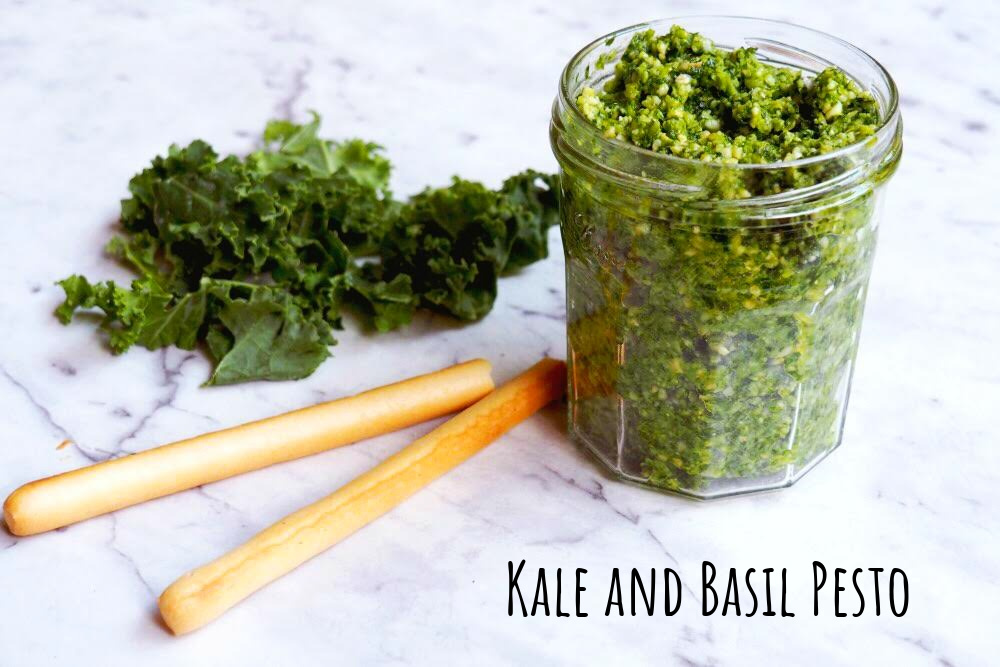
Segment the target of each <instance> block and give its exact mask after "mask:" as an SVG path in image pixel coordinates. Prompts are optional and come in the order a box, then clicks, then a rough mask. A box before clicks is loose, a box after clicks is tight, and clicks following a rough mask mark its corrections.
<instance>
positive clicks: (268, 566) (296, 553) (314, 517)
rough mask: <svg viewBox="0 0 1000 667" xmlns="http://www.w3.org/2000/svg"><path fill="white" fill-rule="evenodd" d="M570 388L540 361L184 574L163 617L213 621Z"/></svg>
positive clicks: (186, 623)
mask: <svg viewBox="0 0 1000 667" xmlns="http://www.w3.org/2000/svg"><path fill="white" fill-rule="evenodd" d="M565 385H566V364H564V363H563V362H561V361H554V360H551V359H545V360H543V361H541V362H539V363H538V364H536V365H535V366H533V367H532V368H531V369H529V370H528V371H527V372H525V373H524V374H522V375H520V376H518V377H517V378H515V379H514V380H512V381H511V382H509V383H507V384H505V385H503V386H502V387H500V388H499V389H497V390H496V391H494V392H493V393H491V394H490V395H488V396H487V397H486V398H484V399H482V400H481V401H479V402H478V403H476V404H475V405H473V406H471V407H469V408H466V409H465V410H464V411H463V412H461V413H460V414H458V415H456V416H455V417H453V418H452V419H450V420H449V421H447V422H445V423H444V424H442V425H441V426H439V427H437V428H436V429H434V430H433V431H431V432H430V433H428V434H427V435H425V436H424V437H422V438H420V439H419V440H416V441H415V442H413V443H412V444H411V445H409V446H408V447H406V448H405V449H403V450H401V451H400V452H399V453H397V454H395V455H393V456H391V457H389V458H388V459H386V460H385V461H383V462H382V463H380V464H379V465H377V466H376V467H375V468H373V469H372V470H370V471H368V472H367V473H365V474H363V475H361V476H360V477H358V478H357V479H355V480H354V481H352V482H349V483H348V484H346V485H345V486H343V487H341V488H340V489H339V490H337V491H336V492H334V493H333V494H331V495H329V496H327V497H326V498H323V499H322V500H320V501H318V502H316V503H313V504H312V505H309V506H308V507H305V508H303V509H301V510H299V511H297V512H295V513H294V514H291V515H289V516H287V517H285V518H284V519H282V520H281V521H279V522H278V523H276V524H274V525H273V526H271V527H270V528H267V529H265V530H264V531H263V532H261V533H259V534H257V535H256V536H255V537H253V538H252V539H251V540H250V541H249V542H247V543H245V544H244V545H242V546H240V547H238V548H236V549H235V550H233V551H231V552H229V553H228V554H226V555H224V556H222V557H221V558H219V559H217V560H215V561H213V562H211V563H209V564H207V565H205V566H203V567H200V568H198V569H196V570H193V571H192V572H189V573H188V574H185V575H184V576H183V577H181V578H180V579H178V580H177V581H175V582H174V583H173V584H171V585H170V586H169V587H168V588H167V589H166V590H165V591H163V594H162V595H160V614H161V615H162V616H163V620H164V621H165V622H166V624H167V626H168V627H169V628H170V629H171V630H172V631H173V632H174V634H178V635H180V634H184V633H186V632H191V631H192V630H196V629H198V628H200V627H201V626H203V625H205V624H206V623H208V622H210V621H212V620H214V619H215V618H217V617H219V616H220V615H221V614H223V613H224V612H225V611H226V610H227V609H229V608H230V607H232V606H233V605H235V604H236V603H237V602H239V601H241V600H243V599H244V598H246V597H248V596H249V595H251V594H252V593H254V592H255V591H257V590H258V589H260V588H262V587H264V586H265V585H267V584H269V583H270V582H272V581H274V580H275V579H277V578H278V577H281V576H282V575H284V574H287V573H288V572H290V571H292V570H293V569H295V568H296V567H298V566H299V565H301V564H302V563H304V562H305V561H307V560H309V559H310V558H312V557H313V556H316V555H317V554H319V553H321V552H322V551H324V550H325V549H328V548H330V547H332V546H333V545H334V544H336V543H337V542H340V541H341V540H343V539H344V538H345V537H347V536H348V535H350V534H351V533H353V532H355V531H356V530H358V529H359V528H361V527H362V526H364V525H366V524H368V523H370V522H371V521H373V520H375V519H377V518H378V517H380V516H381V515H383V514H385V513H386V512H388V511H389V510H390V509H392V508H393V507H395V506H396V505H399V504H400V503H401V502H403V501H404V500H405V499H406V498H408V497H409V496H411V495H412V494H413V493H415V492H416V491H418V490H419V489H420V488H421V487H423V486H426V485H427V484H429V483H430V482H431V481H433V480H434V479H436V478H437V477H439V476H441V475H442V474H444V473H445V472H447V471H448V470H450V469H451V468H454V467H455V466H457V465H458V464H459V463H461V462H462V461H465V460H466V459H468V458H469V457H470V456H472V455H473V454H475V453H476V452H478V451H479V450H481V449H483V448H484V447H485V446H486V445H488V444H489V443H490V442H492V441H493V440H495V439H497V438H498V437H500V436H501V435H502V434H504V433H505V432H507V431H508V430H509V429H510V428H512V427H513V426H514V425H516V424H517V423H518V422H521V421H523V420H524V419H526V418H528V417H529V416H530V415H532V414H533V413H534V412H536V411H537V410H538V409H540V408H541V407H543V406H544V405H546V404H547V403H549V402H551V401H553V400H555V399H557V398H559V397H560V396H562V394H563V391H564V390H565Z"/></svg>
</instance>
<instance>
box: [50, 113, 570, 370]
mask: <svg viewBox="0 0 1000 667" xmlns="http://www.w3.org/2000/svg"><path fill="white" fill-rule="evenodd" d="M319 124H320V119H319V116H317V115H315V114H314V115H313V119H312V121H311V122H309V123H307V124H304V125H297V124H295V123H291V122H289V121H284V120H279V121H271V122H270V123H268V125H267V127H266V129H265V130H264V137H263V138H264V147H263V148H262V149H260V150H258V151H255V152H253V153H251V154H250V155H248V156H247V157H246V158H244V159H240V158H238V157H235V156H228V157H225V158H220V156H219V155H218V154H217V153H216V152H215V151H214V150H212V147H211V146H209V145H208V144H206V143H205V142H203V141H194V142H192V143H191V144H189V145H188V146H187V147H185V148H179V147H177V146H171V147H170V149H169V151H168V152H167V155H166V156H165V157H163V156H161V157H157V158H155V159H154V160H153V162H152V164H151V166H150V167H148V168H147V169H145V170H143V171H142V172H140V173H139V174H137V175H136V176H134V177H133V178H132V180H131V181H130V182H129V192H130V193H131V195H132V196H131V197H130V198H129V199H125V200H123V201H122V211H121V228H122V232H123V233H122V235H120V236H116V237H114V238H113V239H112V240H111V241H110V242H109V244H108V251H109V252H110V253H111V254H112V255H113V256H115V257H117V258H119V259H120V260H121V261H123V262H125V263H126V264H128V265H129V266H131V268H133V269H134V270H135V271H136V273H137V274H138V275H139V277H138V278H137V279H136V280H134V281H133V282H132V285H131V287H130V288H125V287H121V286H119V285H116V284H115V283H113V282H110V281H108V282H102V283H91V282H89V281H88V280H87V279H86V278H84V277H82V276H70V277H69V278H66V279H65V280H62V281H61V282H60V283H59V284H60V285H61V286H62V287H63V289H64V291H65V292H66V299H65V301H64V302H63V304H62V305H60V306H59V308H58V309H57V310H56V314H57V316H58V317H59V319H60V320H61V321H62V322H63V323H68V322H69V321H70V319H71V318H72V316H73V313H74V312H75V311H76V310H77V309H91V308H97V309H100V310H101V311H103V312H104V318H103V320H102V323H101V328H102V329H103V330H105V331H106V332H108V336H109V344H110V347H111V350H112V351H113V352H114V353H116V354H118V353H121V352H124V351H125V350H127V349H128V348H130V347H131V346H132V345H135V344H139V345H142V346H144V347H147V348H149V349H155V348H160V347H166V346H169V345H174V346H177V347H181V348H184V349H192V348H194V347H195V346H196V345H197V344H198V343H199V342H201V341H203V342H204V343H205V345H206V347H207V349H208V352H209V354H210V355H211V356H212V358H213V359H214V360H215V363H216V366H215V369H214V372H213V373H212V376H211V378H210V379H209V384H228V383H234V382H244V381H248V380H259V379H266V380H285V379H295V378H301V377H305V376H307V375H309V374H310V373H312V372H313V371H314V370H315V369H316V367H317V366H318V365H319V364H320V363H322V362H323V360H324V359H326V358H327V357H328V356H329V354H330V353H329V350H328V346H329V345H331V344H334V343H335V340H334V338H333V331H334V330H335V329H339V328H341V320H340V316H341V312H342V310H343V308H344V307H345V305H350V306H353V307H354V309H355V310H356V311H358V312H359V313H361V314H362V315H363V316H364V317H366V318H367V320H368V322H369V323H370V325H371V326H372V327H373V328H374V329H376V330H377V331H390V330H392V329H395V328H398V327H400V326H403V325H405V324H407V323H409V322H410V321H411V319H412V317H413V313H414V312H415V310H416V309H417V308H432V309H435V310H439V311H441V312H445V313H448V314H451V315H453V316H455V317H457V318H459V319H462V320H476V319H479V318H481V317H483V316H484V315H486V313H488V312H489V311H490V308H491V307H492V306H493V301H494V299H495V298H496V291H497V279H498V277H499V276H501V275H504V274H505V273H510V272H512V271H515V270H517V269H519V268H522V267H524V266H526V265H528V264H530V263H532V262H535V261H537V260H539V259H542V258H544V257H546V256H547V254H548V248H547V244H546V231H547V230H548V228H549V227H550V226H551V225H552V224H554V223H555V222H557V219H558V200H557V192H556V190H555V188H554V187H553V186H554V180H553V177H552V176H549V175H545V174H539V173H537V172H534V171H530V170H529V171H525V172H523V173H521V174H518V175H516V176H513V177H511V178H509V179H508V180H507V181H505V182H504V184H503V185H502V187H501V188H500V189H499V190H490V189H488V188H486V187H485V186H483V185H482V184H480V183H474V182H471V181H465V180H461V179H458V178H455V179H454V181H453V183H452V184H451V185H450V186H448V187H445V188H436V189H433V188H428V189H427V190H424V191H423V192H421V193H420V194H418V195H417V196H415V197H413V198H412V199H410V200H409V201H407V202H401V201H397V200H395V199H393V197H392V194H391V192H390V190H389V176H390V169H391V167H390V163H389V161H388V160H387V159H386V158H385V157H383V156H382V155H381V153H380V150H381V149H380V147H379V146H378V145H376V144H372V143H368V142H365V141H361V140H357V139H355V140H349V141H344V142H335V141H329V140H324V139H321V138H320V137H319V136H318V131H319Z"/></svg>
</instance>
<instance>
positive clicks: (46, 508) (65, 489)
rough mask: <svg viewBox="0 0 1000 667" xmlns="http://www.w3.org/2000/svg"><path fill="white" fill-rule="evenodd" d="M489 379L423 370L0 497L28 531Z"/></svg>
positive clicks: (210, 478) (398, 418) (466, 396)
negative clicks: (380, 385)
mask: <svg viewBox="0 0 1000 667" xmlns="http://www.w3.org/2000/svg"><path fill="white" fill-rule="evenodd" d="M492 389H493V380H492V379H491V378H490V364H489V362H488V361H486V360H484V359H476V360H473V361H467V362H465V363H462V364H458V365H456V366H452V367H450V368H446V369H443V370H440V371H437V372H434V373H429V374H427V375H420V376H417V377H415V378H411V379H409V380H403V381H402V382H397V383H395V384H390V385H386V386H384V387H378V388H377V389H371V390H369V391H366V392H363V393H360V394H357V395H355V396H350V397H347V398H341V399H338V400H335V401H330V402H328V403H321V404H320V405H315V406H312V407H308V408H303V409H301V410H296V411H294V412H289V413H286V414H283V415H278V416H275V417H270V418H268V419H262V420H260V421H255V422H251V423H249V424H244V425H242V426H236V427H234V428H228V429H225V430H222V431H216V432H214V433H207V434H205V435H200V436H198V437H196V438H190V439H188V440H181V441H179V442H175V443H173V444H170V445H164V446H162V447H157V448H155V449H150V450H148V451H145V452H141V453H138V454H132V455H131V456H126V457H123V458H119V459H114V460H111V461H105V462H102V463H98V464H95V465H91V466H87V467H85V468H80V469H78V470H72V471H69V472H65V473H62V474H60V475H55V476H53V477H47V478H45V479H40V480H37V481H34V482H30V483H28V484H25V485H24V486H22V487H21V488H19V489H17V490H16V491H14V492H13V493H12V494H11V495H10V497H8V498H7V501H6V502H5V503H4V508H3V510H4V519H5V520H6V522H7V527H8V528H9V529H10V532H12V533H14V534H15V535H33V534H35V533H41V532H44V531H46V530H52V529H53V528H59V527H60V526H65V525H68V524H71V523H75V522H77V521H82V520H84V519H89V518H91V517H94V516H97V515H99V514H104V513H106V512H112V511H114V510H117V509H121V508H123V507H128V506H129V505H134V504H136V503H141V502H143V501H146V500H150V499H152V498H159V497H161V496H166V495H169V494H171V493H176V492H178V491H183V490H184V489H190V488H193V487H196V486H200V485H202V484H208V483H209V482H215V481H217V480H220V479H225V478H227V477H232V476H233V475H239V474H241V473H245V472H248V471H250V470H257V469H258V468H263V467H265V466H269V465H272V464H274V463H280V462H282V461H290V460H292V459H297V458H300V457H303V456H308V455H310V454H316V453H317V452H321V451H324V450H327V449H332V448H334V447H339V446H341V445H346V444H349V443H352V442H357V441H358V440H364V439H365V438H370V437H373V436H376V435H380V434H383V433H388V432H390V431H395V430H397V429H401V428H404V427H407V426H411V425H413V424H418V423H420V422H423V421H427V420H428V419H433V418H435V417H440V416H442V415H446V414H449V413H452V412H455V411H457V410H461V409H462V408H464V407H466V406H468V405H471V404H472V403H474V402H475V401H477V400H479V399H480V398H482V397H483V396H485V395H486V394H488V393H489V392H490V391H491V390H492Z"/></svg>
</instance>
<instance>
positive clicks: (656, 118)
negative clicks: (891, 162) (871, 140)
mask: <svg viewBox="0 0 1000 667" xmlns="http://www.w3.org/2000/svg"><path fill="white" fill-rule="evenodd" d="M616 55H617V54H615V53H613V52H612V53H608V54H604V55H603V56H601V58H600V59H599V61H598V66H602V65H604V64H605V63H607V62H609V61H610V60H612V59H613V58H614V57H615V56H616ZM576 103H577V106H578V107H579V109H580V111H581V112H582V113H583V115H584V116H586V117H587V119H589V120H590V121H591V122H592V123H593V124H594V125H595V126H596V127H597V128H598V129H599V130H602V131H603V133H604V136H605V137H606V138H608V139H618V140H619V141H627V142H630V143H633V144H635V145H636V146H640V147H642V148H646V149H649V150H651V151H655V152H658V153H664V154H668V155H673V156H676V157H681V158H689V159H695V160H704V161H706V162H721V163H726V164H736V163H744V164H754V163H755V164H760V163H772V162H782V161H789V160H796V159H799V158H804V157H812V156H815V155H822V154H824V153H829V152H830V151H833V150H837V149H839V148H844V147H846V146H849V145H851V144H854V143H858V142H860V141H862V140H864V139H865V138H867V137H870V136H871V135H873V134H874V133H875V132H876V130H878V127H879V120H880V119H879V109H878V104H877V102H876V101H875V99H874V98H873V97H872V95H871V94H870V93H868V92H866V91H863V90H861V89H860V88H859V87H858V85H857V84H856V83H855V82H854V81H852V80H851V79H850V78H849V77H848V76H847V75H846V74H845V73H844V72H842V71H841V70H839V69H837V68H832V67H831V68H827V69H825V70H823V71H822V72H820V73H819V74H818V75H816V76H815V77H811V78H806V77H804V76H803V74H802V72H800V71H798V70H794V69H790V68H787V67H776V66H773V65H768V64H766V63H763V62H761V61H760V60H759V59H758V58H757V55H756V49H753V48H738V49H734V50H732V51H724V50H722V49H719V48H716V47H715V46H713V44H712V42H711V41H710V40H708V39H706V38H705V37H703V36H702V35H700V34H698V33H692V32H688V31H686V30H684V29H683V28H681V27H680V26H676V25H675V26H673V27H671V29H670V32H669V33H667V34H665V35H656V33H655V32H654V31H653V30H646V31H645V32H641V33H638V34H636V35H635V36H634V37H632V40H631V41H630V42H629V44H628V46H627V47H626V48H625V51H624V53H622V55H621V58H620V59H619V61H618V62H617V64H616V65H615V72H614V76H613V77H612V78H611V79H610V80H609V81H608V82H607V84H606V85H605V86H604V89H603V90H602V91H600V92H599V91H596V90H594V89H593V88H589V87H587V88H584V89H583V91H582V92H581V93H580V95H579V97H578V98H577V101H576Z"/></svg>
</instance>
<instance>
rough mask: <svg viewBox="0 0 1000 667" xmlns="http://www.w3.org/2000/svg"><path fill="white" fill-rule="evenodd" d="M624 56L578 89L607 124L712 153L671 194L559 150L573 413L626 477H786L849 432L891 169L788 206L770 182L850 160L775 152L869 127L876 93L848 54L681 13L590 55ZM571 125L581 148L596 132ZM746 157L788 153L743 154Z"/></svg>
mask: <svg viewBox="0 0 1000 667" xmlns="http://www.w3.org/2000/svg"><path fill="white" fill-rule="evenodd" d="M612 62H613V63H614V64H613V67H614V73H613V75H612V76H611V77H610V78H608V79H607V81H606V83H605V84H604V85H603V87H599V86H594V87H583V88H582V89H581V90H580V91H579V95H578V96H577V97H576V99H575V102H576V106H577V109H578V110H579V112H580V113H581V114H582V116H583V117H584V118H585V119H586V121H589V123H591V124H592V125H593V126H594V127H595V128H596V129H597V130H598V131H599V133H600V137H601V138H600V140H599V141H607V140H610V141H612V142H615V141H617V142H624V143H628V144H634V145H635V146H638V147H640V148H642V149H646V150H648V151H653V152H655V153H660V154H665V155H668V156H674V157H676V158H684V159H685V160H688V161H690V160H693V161H698V162H696V163H693V166H692V163H687V164H686V166H685V165H683V164H682V165H681V168H679V169H678V171H677V176H678V178H677V183H679V184H680V185H682V186H690V190H691V193H690V194H686V195H682V196H677V197H675V198H674V199H673V200H671V199H669V198H663V197H661V196H659V195H652V194H651V195H649V196H645V195H644V194H643V190H642V188H637V189H635V190H632V189H630V188H629V187H623V186H622V184H621V182H614V181H612V180H607V177H604V176H598V175H595V174H596V170H589V169H583V168H581V167H580V166H579V164H576V163H574V161H573V160H568V159H564V158H563V157H562V156H560V150H559V148H558V147H557V149H556V153H557V156H560V164H561V166H562V168H563V178H562V190H563V201H562V206H563V209H562V231H563V243H564V248H565V253H566V259H567V268H566V270H567V300H568V309H567V310H568V338H569V362H570V376H571V377H570V383H571V387H570V391H571V393H570V398H571V414H570V426H571V431H572V432H573V434H574V436H575V437H577V438H578V439H580V440H582V441H583V442H584V443H585V444H586V445H587V446H588V447H589V448H590V449H591V450H593V451H594V452H595V453H596V454H597V455H598V456H599V457H600V458H601V459H602V460H604V461H605V462H606V463H607V464H608V465H610V466H611V467H612V468H613V469H615V470H616V471H617V472H619V473H620V474H622V475H623V476H625V477H627V478H629V479H632V480H635V481H639V482H642V483H646V484H650V485H653V486H656V487H660V488H664V489H668V490H674V491H681V492H686V493H690V494H692V495H696V496H710V495H725V494H726V493H730V492H735V491H739V490H746V489H753V488H769V487H770V486H780V485H783V484H784V483H788V482H789V480H790V479H793V478H794V477H795V476H796V475H797V474H798V473H799V472H800V471H802V470H804V469H806V468H808V467H809V465H810V464H811V463H812V462H814V461H815V460H818V459H819V458H821V456H822V455H824V454H825V453H827V452H829V451H830V450H832V449H833V448H834V447H835V446H836V445H837V444H838V443H839V439H840V434H841V427H842V421H843V415H844V410H845V408H846V401H847V393H848V388H849V382H850V377H851V370H852V366H853V360H854V356H855V352H856V349H857V342H858V335H859V330H860V324H861V317H862V311H863V307H864V300H865V291H866V288H867V282H868V275H869V272H870V268H871V260H872V256H873V252H874V248H875V240H876V227H875V224H874V222H873V209H874V206H875V201H876V198H875V197H874V186H875V185H876V184H877V182H880V179H881V180H884V178H885V177H887V175H888V173H890V172H891V169H890V170H889V171H887V172H885V173H883V174H880V175H878V176H877V177H869V178H867V179H866V180H864V181H863V182H861V183H857V184H855V185H854V186H853V187H851V188H841V189H833V190H831V189H829V188H827V189H825V190H823V192H822V193H821V194H819V195H817V196H816V197H812V198H808V197H806V198H805V199H802V200H798V201H796V202H795V203H793V204H788V203H784V204H781V205H780V206H779V205H778V204H768V203H767V199H768V197H769V196H770V197H771V198H773V197H774V196H777V195H781V194H782V193H787V192H789V191H792V190H799V189H803V188H806V189H808V188H809V186H817V187H819V186H822V185H823V184H824V183H826V182H828V181H833V180H835V179H837V178H838V177H841V176H843V175H844V174H845V173H847V172H848V171H849V170H850V169H851V168H852V166H853V165H852V164H851V163H850V162H849V161H847V160H839V159H836V158H834V159H831V160H819V161H816V162H815V163H811V164H805V165H796V166H789V167H788V168H783V167H781V165H780V164H778V163H781V162H788V161H792V160H798V159H800V158H809V157H813V156H822V155H825V154H827V153H830V152H832V151H836V150H837V149H841V148H844V147H847V146H851V145H854V144H857V143H858V142H864V141H866V140H867V139H869V138H870V137H872V136H873V135H874V134H875V133H876V132H877V130H878V129H879V127H880V123H881V118H880V112H879V106H878V104H877V102H876V100H875V99H874V98H873V97H872V95H871V94H869V93H868V92H865V91H863V90H861V89H860V88H859V87H858V85H857V84H856V83H855V82H854V81H853V80H852V79H850V78H849V77H848V76H847V75H846V74H845V73H844V72H842V71H840V70H838V69H835V68H829V69H826V70H823V71H821V72H819V73H818V74H815V75H812V76H807V75H804V74H803V73H802V72H800V71H798V70H794V69H790V68H785V67H779V66H774V65H770V64H767V63H765V62H761V60H759V59H758V57H757V55H756V53H755V50H754V49H752V48H737V49H733V50H728V51H727V50H723V49H720V48H716V47H714V46H713V45H712V43H711V42H709V40H707V39H706V38H704V37H702V36H701V35H699V34H695V33H690V32H687V31H685V30H684V29H682V28H680V27H678V26H673V27H672V28H671V29H670V30H669V32H668V33H667V34H662V35H657V34H656V33H655V32H654V31H653V30H646V31H642V32H637V33H636V34H634V35H633V36H632V38H631V41H630V42H629V43H628V46H627V47H626V48H625V50H624V52H622V53H621V54H620V57H619V55H618V54H617V53H615V52H610V53H607V54H604V55H602V56H601V58H599V59H598V61H597V63H596V67H598V68H601V67H604V66H610V65H611V63H612ZM589 72H590V70H589V69H588V74H589ZM558 122H560V123H561V122H563V121H562V120H559V121H558ZM555 124H556V121H554V126H555ZM560 131H562V132H565V133H567V134H568V133H569V132H570V130H566V129H565V128H562V129H561V130H560ZM555 143H557V142H556V141H555V140H554V144H555ZM566 143H567V144H572V145H573V146H574V148H575V149H577V150H581V151H582V152H583V153H586V152H587V150H586V147H585V143H586V142H585V141H584V140H583V139H579V138H577V139H576V141H575V142H569V141H567V142H566ZM597 150H598V149H597V148H595V149H594V151H593V152H594V153H596V152H597ZM640 157H641V156H640ZM896 159H898V155H896ZM698 163H707V164H706V167H708V166H711V167H712V170H711V173H710V174H709V175H708V176H705V175H703V174H700V173H698V166H697V165H698ZM745 164H767V165H774V167H775V168H773V169H764V170H753V169H739V168H736V165H745ZM605 166H608V167H609V168H610V169H612V170H615V169H617V170H619V171H628V169H630V168H633V167H632V166H630V165H628V164H624V165H623V164H608V165H605ZM730 166H732V167H730ZM894 166H895V160H893V161H892V165H891V167H894ZM643 175H644V176H646V177H647V178H655V177H649V176H648V175H646V174H643ZM758 201H760V202H761V203H760V204H757V203H756V202H758Z"/></svg>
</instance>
